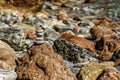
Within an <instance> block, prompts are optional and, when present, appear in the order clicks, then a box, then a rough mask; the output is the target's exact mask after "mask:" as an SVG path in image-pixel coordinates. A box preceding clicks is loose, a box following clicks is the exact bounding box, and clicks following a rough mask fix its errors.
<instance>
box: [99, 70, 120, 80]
mask: <svg viewBox="0 0 120 80" xmlns="http://www.w3.org/2000/svg"><path fill="white" fill-rule="evenodd" d="M98 80H120V71H118V70H116V69H114V68H110V69H109V68H108V69H105V70H104V71H103V73H102V75H101V76H100V78H99V79H98Z"/></svg>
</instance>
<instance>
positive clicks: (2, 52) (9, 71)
mask: <svg viewBox="0 0 120 80" xmlns="http://www.w3.org/2000/svg"><path fill="white" fill-rule="evenodd" d="M16 61H17V57H16V54H15V51H14V50H13V49H12V48H11V47H10V46H9V45H8V44H6V43H5V42H3V41H1V40H0V80H16V78H17V75H16V73H15V71H14V69H15V67H16Z"/></svg>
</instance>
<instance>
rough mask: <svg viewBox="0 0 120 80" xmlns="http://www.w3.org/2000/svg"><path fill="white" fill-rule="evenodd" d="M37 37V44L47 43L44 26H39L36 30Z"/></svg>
mask: <svg viewBox="0 0 120 80" xmlns="http://www.w3.org/2000/svg"><path fill="white" fill-rule="evenodd" d="M36 35H37V37H36V39H35V41H34V42H35V44H43V43H45V40H44V30H43V29H42V28H38V29H37V30H36Z"/></svg>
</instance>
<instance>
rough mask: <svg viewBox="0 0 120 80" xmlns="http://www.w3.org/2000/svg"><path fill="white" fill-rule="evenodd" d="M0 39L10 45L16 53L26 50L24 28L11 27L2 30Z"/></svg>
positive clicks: (0, 30)
mask: <svg viewBox="0 0 120 80" xmlns="http://www.w3.org/2000/svg"><path fill="white" fill-rule="evenodd" d="M0 39H1V40H3V41H5V42H6V43H8V44H9V45H10V46H11V47H12V48H14V49H15V50H16V51H19V50H23V49H24V48H25V38H24V33H23V30H22V28H20V27H10V28H3V29H0Z"/></svg>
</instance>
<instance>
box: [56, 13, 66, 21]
mask: <svg viewBox="0 0 120 80" xmlns="http://www.w3.org/2000/svg"><path fill="white" fill-rule="evenodd" d="M57 19H58V20H67V17H66V16H65V14H58V16H57Z"/></svg>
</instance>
